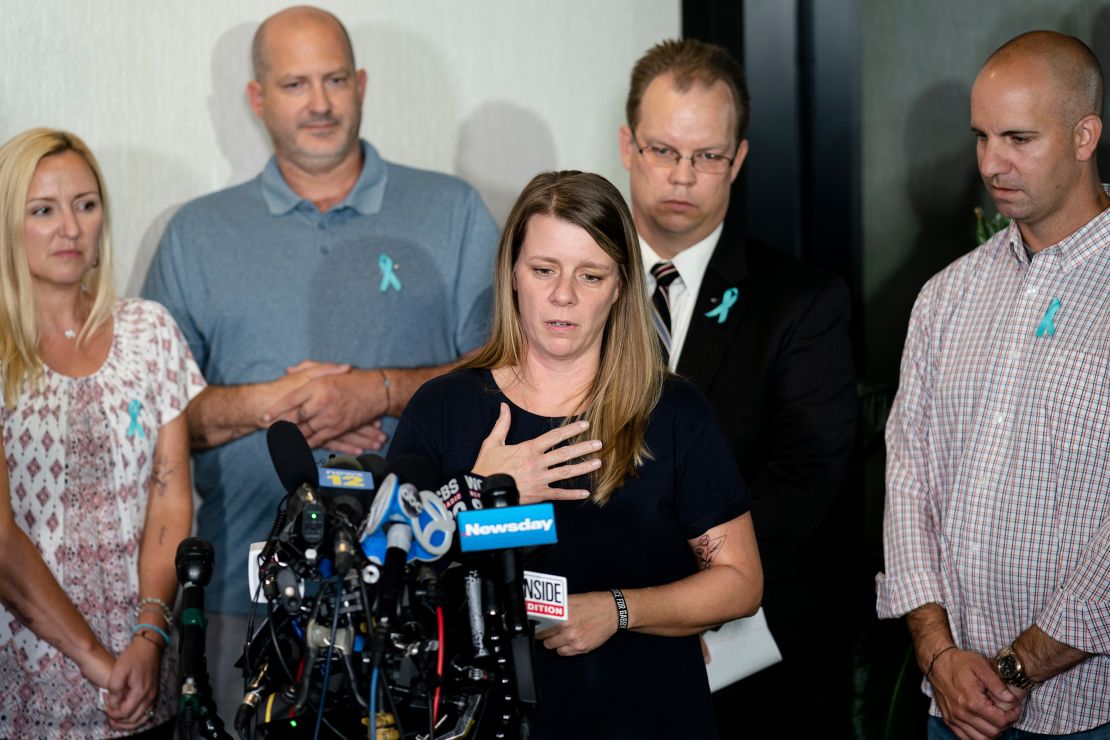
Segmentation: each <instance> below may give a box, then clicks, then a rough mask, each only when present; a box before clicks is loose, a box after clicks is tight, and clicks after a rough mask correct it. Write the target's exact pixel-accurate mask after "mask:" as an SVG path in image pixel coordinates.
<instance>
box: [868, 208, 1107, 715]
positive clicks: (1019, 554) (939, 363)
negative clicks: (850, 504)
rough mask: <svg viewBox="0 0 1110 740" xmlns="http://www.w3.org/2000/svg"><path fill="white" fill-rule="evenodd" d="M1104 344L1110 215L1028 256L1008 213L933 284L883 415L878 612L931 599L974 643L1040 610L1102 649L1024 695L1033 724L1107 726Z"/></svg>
mask: <svg viewBox="0 0 1110 740" xmlns="http://www.w3.org/2000/svg"><path fill="white" fill-rule="evenodd" d="M1057 304H1058V305H1057ZM1054 306H1055V308H1054ZM1108 357H1110V210H1108V211H1104V212H1103V213H1102V214H1100V215H1099V216H1097V217H1096V218H1095V219H1093V220H1092V221H1091V222H1090V223H1088V224H1087V225H1086V226H1084V227H1083V228H1081V229H1080V230H1079V231H1077V232H1075V233H1074V234H1072V235H1071V236H1069V237H1067V238H1066V239H1064V240H1063V241H1061V242H1059V243H1057V244H1055V245H1053V246H1051V247H1048V248H1046V249H1044V250H1042V251H1041V252H1039V253H1037V254H1036V255H1034V257H1033V259H1032V260H1030V259H1029V257H1028V256H1027V254H1026V252H1025V249H1024V246H1023V244H1022V239H1021V234H1020V233H1019V231H1018V229H1017V226H1016V225H1015V224H1013V223H1011V225H1010V226H1009V228H1007V229H1005V230H1003V231H1002V232H1000V233H998V234H996V235H995V237H994V238H993V239H991V240H990V241H989V242H987V243H986V244H984V245H983V246H981V247H979V248H978V249H976V250H975V251H973V252H971V253H969V254H967V255H965V256H964V257H962V258H961V259H959V260H957V261H956V262H954V263H953V264H952V265H950V266H949V267H948V268H946V269H945V270H944V271H943V272H941V273H939V274H938V275H936V276H935V277H933V278H932V279H931V280H930V281H929V282H928V283H927V284H926V285H925V287H924V288H923V289H922V291H921V293H920V295H919V296H918V298H917V302H916V304H915V305H914V309H913V315H912V317H911V319H910V327H909V334H908V336H907V339H906V346H905V351H904V353H903V356H902V367H901V384H900V387H899V389H898V396H897V398H896V399H895V402H894V407H893V409H892V410H891V414H890V420H889V422H888V425H887V432H886V435H887V436H886V442H887V455H888V461H887V497H886V515H885V521H884V547H885V554H886V563H885V567H886V572H885V574H884V573H880V574H879V575H878V576H877V578H876V582H877V586H878V612H879V616H880V617H897V616H901V615H903V614H905V613H906V612H909V611H911V610H913V609H915V608H917V607H919V606H922V605H923V604H926V603H929V602H935V603H938V604H940V605H941V606H943V607H944V608H945V610H946V611H947V612H948V621H949V623H950V625H951V628H952V634H953V636H954V637H955V640H956V644H957V645H959V647H961V648H963V649H965V650H973V651H975V652H978V653H981V654H983V655H985V656H988V657H990V656H993V655H994V654H995V653H997V652H998V650H999V649H1000V648H1002V647H1004V646H1006V645H1009V644H1010V643H1011V642H1012V641H1013V640H1014V639H1015V638H1016V637H1017V636H1018V635H1019V634H1020V633H1021V632H1022V631H1023V630H1025V629H1026V628H1027V627H1029V626H1030V625H1032V624H1034V623H1035V624H1036V625H1037V626H1039V627H1040V628H1041V629H1043V630H1044V631H1045V632H1047V633H1048V634H1049V635H1051V636H1052V637H1054V638H1055V639H1057V640H1059V641H1061V642H1063V643H1066V644H1068V645H1071V646H1073V647H1075V648H1078V649H1080V650H1085V651H1087V652H1090V653H1096V655H1095V656H1094V657H1093V658H1091V659H1089V660H1087V661H1085V662H1083V663H1081V664H1080V665H1078V666H1076V667H1075V668H1073V669H1071V670H1069V671H1066V672H1064V673H1062V674H1060V675H1058V676H1056V677H1055V678H1053V679H1051V680H1049V681H1046V682H1045V683H1044V684H1042V685H1040V686H1038V687H1037V688H1035V689H1034V690H1033V691H1032V692H1031V693H1030V694H1029V696H1028V698H1027V700H1026V707H1025V713H1024V715H1023V717H1022V719H1021V722H1020V723H1019V724H1018V728H1020V729H1023V730H1028V731H1031V732H1038V733H1054V734H1055V733H1067V732H1075V731H1078V730H1083V729H1087V728H1090V727H1094V726H1097V725H1100V724H1103V723H1106V722H1110V657H1108V655H1107V654H1108V653H1110V373H1108V368H1107V358H1108ZM924 688H925V691H926V693H931V687H930V686H929V684H928V682H925V684H924ZM932 712H933V713H934V714H937V715H939V714H940V712H939V710H938V709H937V706H936V702H935V701H934V703H933V707H932Z"/></svg>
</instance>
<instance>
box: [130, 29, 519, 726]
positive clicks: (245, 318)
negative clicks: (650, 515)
mask: <svg viewBox="0 0 1110 740" xmlns="http://www.w3.org/2000/svg"><path fill="white" fill-rule="evenodd" d="M252 56H253V62H254V76H255V79H253V80H252V81H251V82H250V83H249V84H248V86H247V95H248V98H249V101H250V105H251V108H252V109H253V110H254V112H255V114H256V115H258V117H259V118H260V119H262V121H263V122H264V123H265V125H266V128H267V130H268V131H269V133H270V137H271V138H272V140H273V144H274V156H273V158H272V159H271V160H270V162H269V163H268V164H267V165H266V168H265V169H264V170H263V171H262V173H261V174H260V175H259V176H258V177H256V178H255V179H253V180H251V181H249V182H246V183H244V184H242V185H239V186H236V187H233V188H230V189H228V190H224V191H221V192H218V193H214V194H211V195H208V196H205V197H202V198H199V199H197V200H195V201H193V202H191V203H189V204H187V205H186V206H185V207H183V208H182V209H181V211H180V212H178V213H177V215H176V216H175V217H174V218H173V220H172V221H171V222H170V224H169V226H168V227H167V230H166V233H165V236H164V237H163V239H162V241H161V243H160V244H159V247H158V252H157V254H156V255H155V258H154V261H153V264H152V266H151V269H150V272H149V274H148V275H147V278H146V284H145V285H144V287H143V295H144V296H146V297H148V298H151V299H154V300H156V301H159V302H161V303H163V304H164V305H165V306H166V307H167V308H169V310H170V312H171V313H172V314H173V315H174V317H175V318H176V319H177V322H178V323H179V324H180V326H181V329H182V331H183V332H184V333H185V336H186V338H187V340H188V342H189V345H190V347H191V348H192V351H193V354H194V356H195V357H196V360H197V362H198V364H199V365H200V367H201V369H202V371H203V372H204V376H205V378H206V379H207V381H208V383H209V386H208V388H207V389H206V390H205V391H204V392H203V393H202V394H201V395H200V396H198V397H197V398H196V399H195V400H194V401H193V403H192V404H191V405H190V406H189V410H188V417H189V427H190V435H191V440H192V446H193V451H194V464H195V481H196V486H197V490H198V492H199V493H200V496H201V498H202V499H203V501H202V503H201V506H200V509H199V512H198V527H199V533H200V535H201V536H202V537H205V538H207V539H208V540H210V541H211V542H212V544H213V546H214V548H215V552H216V565H215V572H214V574H213V577H212V582H211V585H210V586H209V588H208V594H207V602H208V605H209V608H210V611H211V612H213V614H212V615H210V616H211V617H212V619H211V622H210V628H209V660H210V664H211V665H212V674H213V686H214V689H215V692H216V694H217V702H218V704H219V706H220V713H221V714H222V715H223V716H224V717H225V718H230V717H231V716H233V712H234V707H235V704H236V703H237V701H238V699H241V698H242V695H243V693H242V683H241V681H240V678H241V676H240V674H239V673H238V671H236V670H235V669H233V668H231V666H230V664H231V663H233V662H234V660H235V659H236V658H237V657H238V652H239V651H241V648H242V643H243V636H244V632H245V618H244V615H246V614H247V612H248V610H249V608H250V596H251V595H250V594H248V587H247V555H248V545H249V543H251V542H253V541H259V540H263V539H265V538H266V535H267V532H268V531H269V528H270V526H271V524H272V522H273V519H274V514H275V507H276V505H277V503H278V501H279V500H280V499H281V497H282V495H283V494H284V491H283V490H282V488H281V485H280V483H279V481H278V479H277V477H276V475H275V472H274V469H273V466H272V464H271V462H270V459H269V456H268V453H267V450H266V443H265V434H264V433H263V432H262V430H263V429H265V428H266V427H268V426H269V425H270V423H271V422H272V421H273V420H275V419H279V418H284V419H289V420H291V421H293V422H295V423H296V424H297V425H298V426H299V427H300V429H301V431H302V432H303V433H304V435H305V437H306V438H307V439H308V441H309V443H310V445H311V446H312V447H313V448H314V449H317V450H330V451H335V452H341V453H348V454H357V453H359V452H362V451H364V450H382V449H383V448H384V447H385V446H386V445H388V437H389V434H390V432H391V431H392V430H393V428H394V426H395V425H396V417H397V416H399V415H400V413H401V410H402V409H403V408H404V406H405V404H406V403H407V401H408V399H409V397H410V396H411V394H412V393H413V392H414V391H415V390H416V389H417V388H418V387H419V386H420V385H421V384H422V383H423V382H424V381H425V380H428V379H430V378H432V377H435V376H436V375H439V374H441V373H443V372H446V371H447V370H449V369H450V368H451V367H453V366H454V364H456V363H457V361H458V360H459V358H460V357H465V356H466V355H467V354H468V353H470V352H471V351H472V350H474V349H476V348H477V347H478V346H480V345H481V344H482V342H483V341H484V340H485V338H486V331H487V323H488V318H489V311H490V295H491V294H490V282H491V279H492V275H493V253H494V250H495V248H496V245H497V237H498V234H497V229H496V226H495V225H494V223H493V220H492V219H491V218H490V216H489V213H488V211H487V210H486V208H485V206H483V204H482V202H481V200H480V198H479V196H478V194H477V193H476V192H475V191H474V189H473V188H471V187H470V186H469V185H467V184H466V183H464V182H462V181H461V180H458V179H456V178H453V177H449V176H446V175H442V174H436V173H431V172H425V171H420V170H414V169H410V168H407V167H402V166H399V165H396V164H392V163H390V162H386V161H385V160H383V159H382V158H381V157H380V156H379V155H378V152H377V151H376V150H375V149H374V147H373V146H371V145H370V144H368V143H367V142H365V141H361V140H360V139H359V136H358V131H359V123H360V119H361V110H362V99H363V92H364V90H365V85H366V74H365V72H364V71H363V70H361V69H356V67H355V62H354V54H353V51H352V49H351V44H350V39H349V37H348V35H347V32H346V30H345V29H344V28H343V26H342V24H341V23H340V22H339V21H338V19H336V18H335V17H334V16H332V15H331V14H329V13H326V12H324V11H321V10H317V9H314V8H306V7H297V8H290V9H287V10H284V11H282V12H280V13H277V14H275V15H274V16H272V17H270V18H269V19H267V20H266V21H265V22H264V23H263V24H262V25H261V26H260V27H259V29H258V32H257V33H256V35H255V39H254V45H253V47H252ZM236 697H237V698H236Z"/></svg>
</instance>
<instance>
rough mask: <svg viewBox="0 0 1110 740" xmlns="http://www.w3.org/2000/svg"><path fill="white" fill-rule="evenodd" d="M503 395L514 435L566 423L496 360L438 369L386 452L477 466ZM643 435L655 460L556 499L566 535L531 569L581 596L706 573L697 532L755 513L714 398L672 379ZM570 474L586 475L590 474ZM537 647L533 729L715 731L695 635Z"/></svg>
mask: <svg viewBox="0 0 1110 740" xmlns="http://www.w3.org/2000/svg"><path fill="white" fill-rule="evenodd" d="M501 402H506V403H508V404H509V407H510V409H511V411H512V424H511V426H510V428H509V434H508V438H507V440H506V441H507V443H508V444H517V443H520V442H524V441H527V440H529V439H533V438H535V437H537V436H538V435H540V434H543V433H544V432H546V431H548V430H550V429H553V428H554V427H557V426H560V425H561V424H562V423H563V420H562V419H561V418H549V417H543V416H537V415H535V414H531V413H529V412H527V411H525V410H524V409H521V408H519V407H517V406H515V405H514V404H513V403H512V402H511V401H509V400H508V398H506V397H505V395H504V394H503V393H501V391H500V389H499V388H498V387H497V384H496V383H495V382H494V380H493V376H492V374H491V373H490V372H489V371H488V370H465V371H460V372H455V373H452V374H450V375H446V376H443V377H441V378H437V379H435V380H432V381H430V382H429V383H426V384H425V385H424V386H423V387H422V388H421V389H420V390H419V391H418V392H417V393H416V395H414V396H413V398H412V400H411V401H410V402H409V405H408V407H407V408H406V409H405V412H404V414H402V416H401V422H400V424H399V425H398V427H397V431H396V434H395V435H394V437H393V442H392V444H391V445H390V456H391V457H392V456H396V455H402V454H418V455H423V456H425V457H427V458H428V459H429V460H431V461H432V463H433V464H434V465H437V466H438V467H439V470H438V471H436V472H437V474H438V476H439V479H440V480H446V479H447V478H448V477H450V476H452V475H455V474H458V473H459V472H463V471H469V470H470V469H471V467H472V466H473V464H474V461H475V460H476V459H477V457H478V450H479V448H480V447H481V444H482V441H483V440H484V439H485V438H486V437H487V436H488V435H489V433H490V430H491V429H493V425H494V422H495V421H496V420H497V416H498V411H499V404H500V403H501ZM603 441H604V440H603ZM646 441H647V445H648V448H649V449H650V450H651V454H652V459H650V460H648V461H647V462H646V463H644V464H643V465H642V466H641V467H640V468H639V471H638V473H639V474H638V476H637V477H635V478H631V479H629V480H626V481H625V484H624V485H623V486H622V487H621V488H620V489H618V490H617V491H616V492H614V494H613V496H612V498H611V499H610V500H609V502H608V503H607V504H606V505H605V506H600V507H599V506H597V505H595V504H593V503H591V502H589V501H566V502H556V503H555V504H554V506H555V527H556V530H557V532H558V538H559V541H558V544H556V545H554V546H552V547H550V548H547V549H545V550H541V551H539V552H538V553H537V554H536V555H535V556H534V557H532V558H531V559H529V560H528V562H526V563H525V567H527V568H528V569H529V570H535V571H540V572H543V573H553V574H556V575H561V576H565V577H566V579H567V587H568V591H569V592H570V593H572V594H574V593H582V592H587V591H608V590H609V589H611V588H622V589H625V588H628V589H632V588H643V587H646V586H658V585H663V584H667V583H671V582H674V581H677V580H679V579H682V578H685V577H686V576H689V575H691V574H693V573H695V572H696V570H697V563H696V561H695V559H694V556H693V553H692V552H691V549H690V545H689V542H688V541H689V540H692V539H695V538H697V537H699V536H700V535H702V534H704V533H705V532H706V531H707V530H709V529H710V528H712V527H714V526H717V525H718V524H723V523H724V522H727V521H729V520H731V519H734V518H736V517H738V516H740V515H741V514H743V513H745V512H746V511H747V510H748V509H749V507H750V498H749V495H748V492H747V489H746V488H745V487H744V484H743V482H742V481H741V479H740V474H739V472H738V471H737V469H736V464H735V462H734V461H733V457H732V455H731V454H730V453H729V450H728V446H727V444H726V443H725V439H724V437H723V435H722V434H721V431H720V429H719V428H718V426H717V422H716V420H715V418H714V416H713V409H712V408H711V407H710V405H709V403H708V401H706V400H705V399H704V398H703V397H702V396H701V394H700V393H698V391H697V390H695V389H694V387H693V386H691V385H690V384H688V383H686V382H685V381H682V380H677V379H672V380H669V381H668V382H667V383H666V385H665V387H664V390H663V395H662V398H661V399H660V401H659V404H658V405H657V406H656V408H655V410H654V411H653V412H652V416H651V422H650V423H649V425H648V430H647V437H646ZM564 485H566V486H567V487H572V488H582V487H587V486H586V485H585V481H584V480H578V481H571V482H569V483H566V484H564ZM615 609H616V606H614V611H615ZM536 647H537V651H536V673H537V675H538V678H539V683H540V695H541V704H540V706H539V707H538V708H537V710H536V711H535V713H534V714H533V715H532V728H533V730H534V736H535V737H536V738H538V739H541V740H542V739H546V738H552V739H554V738H569V737H574V738H599V739H600V738H605V739H606V740H612V739H614V738H616V739H619V738H677V737H681V738H713V737H716V729H715V723H714V720H713V708H712V702H711V700H710V694H709V684H708V681H707V678H706V672H705V664H704V662H703V660H702V655H701V649H700V646H699V644H698V638H697V636H689V637H656V636H653V635H645V634H641V633H638V632H633V631H631V630H628V631H619V632H617V633H616V634H615V635H613V637H611V638H610V639H609V640H608V641H606V642H605V643H604V644H603V645H601V646H600V647H599V648H597V649H596V650H594V651H593V652H591V653H588V654H586V655H579V656H573V657H563V656H560V655H557V654H556V653H555V652H554V651H551V650H548V649H546V648H544V647H543V646H542V645H540V644H537V646H536Z"/></svg>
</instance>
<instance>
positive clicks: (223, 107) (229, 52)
mask: <svg viewBox="0 0 1110 740" xmlns="http://www.w3.org/2000/svg"><path fill="white" fill-rule="evenodd" d="M256 28H258V24H257V23H242V24H240V25H238V26H235V27H234V28H232V29H230V30H229V31H227V32H225V33H224V34H223V35H221V36H220V38H219V39H217V40H216V45H215V47H213V49H212V94H211V95H209V96H208V118H209V119H210V120H211V121H212V128H213V130H214V131H215V133H216V143H217V144H218V145H219V147H220V153H221V154H223V156H224V159H226V160H227V163H228V165H229V166H230V167H231V177H230V178H229V179H228V181H227V184H228V185H235V184H237V183H240V182H243V181H245V180H249V179H250V178H252V177H254V176H255V175H257V174H258V172H259V170H261V169H262V167H263V166H264V165H265V164H266V160H268V159H269V158H270V139H269V136H268V135H267V134H266V128H265V126H263V125H262V122H261V121H259V120H258V118H257V117H255V115H254V112H253V111H251V108H250V105H249V104H248V103H247V93H246V88H247V82H249V81H250V80H251V79H253V78H254V71H253V70H252V69H251V40H252V39H253V38H254V31H255V29H256Z"/></svg>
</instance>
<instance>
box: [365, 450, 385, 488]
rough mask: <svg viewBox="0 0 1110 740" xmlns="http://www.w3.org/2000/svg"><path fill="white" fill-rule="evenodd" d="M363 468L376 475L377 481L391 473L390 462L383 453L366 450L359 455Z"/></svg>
mask: <svg viewBox="0 0 1110 740" xmlns="http://www.w3.org/2000/svg"><path fill="white" fill-rule="evenodd" d="M358 462H359V464H360V465H361V466H362V469H363V470H365V471H366V472H368V473H370V474H371V475H373V476H374V480H375V481H380V480H381V479H382V478H385V476H386V475H387V474H388V473H389V463H387V462H386V461H385V458H384V457H382V456H381V455H375V454H374V453H373V452H364V453H362V454H361V455H359V456H358Z"/></svg>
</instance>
